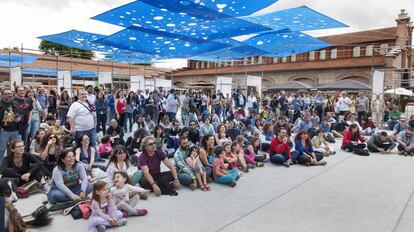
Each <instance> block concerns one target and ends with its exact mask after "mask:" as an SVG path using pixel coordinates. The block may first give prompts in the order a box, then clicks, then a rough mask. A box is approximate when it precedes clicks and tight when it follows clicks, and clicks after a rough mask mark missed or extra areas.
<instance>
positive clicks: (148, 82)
mask: <svg viewBox="0 0 414 232" xmlns="http://www.w3.org/2000/svg"><path fill="white" fill-rule="evenodd" d="M154 84H155V83H154V80H145V89H146V90H147V89H148V90H149V91H154Z"/></svg>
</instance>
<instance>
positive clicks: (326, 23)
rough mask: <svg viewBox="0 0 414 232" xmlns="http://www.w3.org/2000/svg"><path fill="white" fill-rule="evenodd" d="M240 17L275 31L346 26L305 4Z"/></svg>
mask: <svg viewBox="0 0 414 232" xmlns="http://www.w3.org/2000/svg"><path fill="white" fill-rule="evenodd" d="M242 19H244V20H246V21H249V22H252V23H255V24H260V25H262V26H265V27H270V28H272V30H276V31H277V30H282V29H286V28H288V29H289V30H291V31H310V30H321V29H331V28H340V27H346V26H347V25H345V24H343V23H341V22H339V21H337V20H334V19H332V18H330V17H328V16H326V15H323V14H321V13H319V12H317V11H315V10H313V9H311V8H309V7H306V6H302V7H298V8H292V9H287V10H282V11H276V12H273V13H269V14H265V15H261V16H249V17H243V18H242Z"/></svg>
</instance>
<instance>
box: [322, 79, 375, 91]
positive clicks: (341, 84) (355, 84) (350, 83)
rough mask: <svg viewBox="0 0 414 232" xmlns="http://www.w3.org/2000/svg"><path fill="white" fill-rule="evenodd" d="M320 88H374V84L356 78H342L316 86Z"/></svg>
mask: <svg viewBox="0 0 414 232" xmlns="http://www.w3.org/2000/svg"><path fill="white" fill-rule="evenodd" d="M315 89H318V90H372V86H370V85H368V84H365V83H362V82H359V81H355V80H340V81H335V82H332V83H328V84H323V85H318V86H315Z"/></svg>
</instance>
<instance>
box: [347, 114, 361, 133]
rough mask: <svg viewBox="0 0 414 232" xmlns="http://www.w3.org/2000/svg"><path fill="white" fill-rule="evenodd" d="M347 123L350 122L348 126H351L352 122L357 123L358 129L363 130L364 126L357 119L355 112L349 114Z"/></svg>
mask: <svg viewBox="0 0 414 232" xmlns="http://www.w3.org/2000/svg"><path fill="white" fill-rule="evenodd" d="M346 123H347V124H348V126H351V125H352V124H356V125H357V126H358V129H359V130H360V131H362V127H361V125H360V124H359V122H358V121H357V120H356V115H355V114H349V116H348V121H347V122H346Z"/></svg>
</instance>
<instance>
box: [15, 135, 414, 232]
mask: <svg viewBox="0 0 414 232" xmlns="http://www.w3.org/2000/svg"><path fill="white" fill-rule="evenodd" d="M334 147H336V148H338V147H339V141H337V143H336V144H335V145H334ZM338 150H339V149H338ZM327 161H328V165H327V166H325V167H304V166H293V167H291V168H289V169H288V168H284V167H279V166H274V165H272V164H270V163H267V164H266V166H265V167H264V168H260V169H258V168H256V169H255V170H253V171H251V172H250V173H247V174H245V175H244V176H243V177H242V178H241V179H240V180H239V181H238V183H237V184H238V185H237V186H236V187H235V188H234V189H233V188H230V187H227V186H221V185H217V184H212V185H211V187H212V191H211V192H201V191H200V190H198V191H194V192H192V191H191V190H189V189H186V188H182V189H181V190H180V191H179V196H177V197H170V196H162V197H155V196H153V195H152V196H150V198H149V199H148V200H147V201H141V202H140V203H139V207H143V208H147V209H148V210H149V215H148V216H146V217H141V218H129V221H128V224H127V226H126V227H121V228H117V229H111V230H109V231H137V230H139V231H148V232H149V231H191V232H193V231H237V232H239V231H306V232H308V231H327V232H332V231H338V232H340V231H344V232H345V231H346V232H350V231H363V232H368V231H374V232H381V231H386V232H388V231H399V232H400V231H407V232H409V231H414V221H413V220H412V219H413V218H414V198H413V197H412V195H413V192H414V178H413V177H414V157H403V156H398V155H396V154H393V155H378V154H373V155H371V156H370V157H359V156H355V155H352V154H347V153H345V152H342V151H340V152H338V154H336V155H335V156H332V157H329V158H328V159H327ZM42 198H43V199H44V198H45V196H42V195H35V196H31V197H30V198H29V199H25V200H20V201H19V202H18V203H17V206H18V208H19V209H21V211H22V213H23V214H24V213H28V212H30V211H31V210H33V209H34V208H35V207H36V206H38V205H40V203H41V201H42ZM86 225H87V221H86V220H77V221H74V220H73V219H72V218H71V216H66V217H64V216H62V215H56V216H54V221H53V223H52V225H50V226H48V227H45V228H42V229H41V230H39V231H74V230H77V231H85V230H86Z"/></svg>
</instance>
